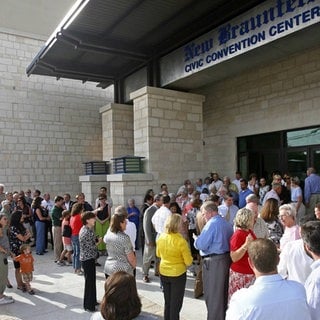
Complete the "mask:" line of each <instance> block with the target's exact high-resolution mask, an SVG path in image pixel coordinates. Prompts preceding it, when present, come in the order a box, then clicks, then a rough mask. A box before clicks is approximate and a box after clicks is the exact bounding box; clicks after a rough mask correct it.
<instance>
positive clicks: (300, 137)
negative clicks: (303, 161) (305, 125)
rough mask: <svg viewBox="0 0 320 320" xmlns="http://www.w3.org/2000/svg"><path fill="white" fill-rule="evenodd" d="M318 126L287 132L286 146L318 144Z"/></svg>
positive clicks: (319, 136)
mask: <svg viewBox="0 0 320 320" xmlns="http://www.w3.org/2000/svg"><path fill="white" fill-rule="evenodd" d="M319 141H320V128H312V129H304V130H298V131H290V132H287V144H288V147H301V146H310V145H315V144H319Z"/></svg>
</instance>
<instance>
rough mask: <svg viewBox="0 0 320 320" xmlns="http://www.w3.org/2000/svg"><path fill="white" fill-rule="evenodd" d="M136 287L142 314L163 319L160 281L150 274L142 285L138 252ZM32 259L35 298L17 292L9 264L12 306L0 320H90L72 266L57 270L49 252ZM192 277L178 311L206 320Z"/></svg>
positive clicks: (100, 281) (0, 311) (1, 309)
mask: <svg viewBox="0 0 320 320" xmlns="http://www.w3.org/2000/svg"><path fill="white" fill-rule="evenodd" d="M137 257H138V267H137V276H136V279H137V287H138V291H139V295H140V297H141V300H142V308H143V311H145V312H147V313H150V314H153V315H156V316H158V318H159V319H163V317H162V315H163V303H164V301H163V293H162V291H161V290H160V286H159V278H158V277H154V276H153V270H152V269H151V271H150V278H151V282H150V283H144V282H143V281H142V274H141V252H140V251H137ZM34 258H35V272H34V279H33V281H32V287H33V288H34V290H35V292H36V294H35V295H34V296H32V295H29V294H28V293H23V292H21V291H20V290H18V289H16V287H17V286H16V282H15V278H14V268H13V263H12V261H9V278H10V281H11V283H12V285H13V287H14V288H13V289H7V290H6V292H5V294H7V295H10V296H12V297H13V298H14V299H15V303H12V304H8V305H1V306H0V319H1V320H9V319H10V320H11V319H15V320H16V319H21V320H40V319H41V320H43V319H45V320H51V319H68V320H73V319H74V320H81V319H87V320H88V319H90V316H91V314H90V313H88V312H86V311H84V310H83V308H82V301H83V286H84V279H83V276H78V275H76V274H74V273H73V268H72V267H71V266H64V267H60V266H59V265H57V264H56V263H54V262H53V253H52V250H49V252H48V253H47V254H45V255H43V256H37V255H35V254H34ZM104 261H105V257H100V258H99V262H100V263H101V265H102V266H101V267H97V297H98V300H101V299H102V296H103V289H104V281H105V277H104V273H103V265H104ZM193 283H194V277H193V276H192V275H191V274H189V273H188V280H187V287H186V292H185V298H184V304H183V308H182V311H181V319H182V320H191V319H192V320H193V319H197V320H204V319H206V307H205V303H204V301H203V299H194V298H193Z"/></svg>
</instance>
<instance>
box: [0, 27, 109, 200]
mask: <svg viewBox="0 0 320 320" xmlns="http://www.w3.org/2000/svg"><path fill="white" fill-rule="evenodd" d="M42 45H43V41H42V40H38V39H35V38H31V37H26V36H21V35H18V34H13V33H5V32H1V30H0V114H1V118H0V150H1V151H0V168H1V170H0V183H4V184H5V190H20V189H25V188H31V189H34V188H38V189H40V190H42V191H43V192H50V193H51V194H52V195H55V194H62V193H63V192H70V193H71V194H72V195H75V193H77V192H79V191H81V185H80V183H79V176H80V175H82V174H83V173H84V171H83V166H82V163H83V162H86V161H92V160H102V130H101V115H100V113H99V108H100V107H101V106H103V105H105V104H106V103H107V102H108V101H111V100H112V92H111V91H110V90H102V89H100V88H96V84H93V83H86V84H83V83H82V82H80V81H73V80H67V79H61V80H59V81H57V80H56V79H55V78H51V77H43V76H34V75H32V76H31V77H30V78H28V77H27V75H26V67H27V66H28V65H29V64H30V63H31V61H32V59H33V57H35V56H36V54H37V53H38V51H39V50H40V48H41V46H42Z"/></svg>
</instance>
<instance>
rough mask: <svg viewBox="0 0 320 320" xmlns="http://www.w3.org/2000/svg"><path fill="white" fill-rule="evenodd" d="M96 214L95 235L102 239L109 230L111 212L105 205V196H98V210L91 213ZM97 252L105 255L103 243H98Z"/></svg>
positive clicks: (106, 204)
mask: <svg viewBox="0 0 320 320" xmlns="http://www.w3.org/2000/svg"><path fill="white" fill-rule="evenodd" d="M93 212H94V213H95V214H96V224H95V233H96V235H97V236H98V237H99V238H100V237H103V236H104V235H105V234H106V232H107V230H108V229H109V222H110V216H111V210H110V207H109V205H108V203H107V196H106V195H105V194H100V196H99V202H98V208H97V209H96V210H94V211H93ZM98 250H99V252H100V253H101V254H105V252H106V245H105V243H104V242H101V243H99V245H98Z"/></svg>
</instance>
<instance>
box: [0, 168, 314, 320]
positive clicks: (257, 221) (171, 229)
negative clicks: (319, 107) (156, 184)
mask: <svg viewBox="0 0 320 320" xmlns="http://www.w3.org/2000/svg"><path fill="white" fill-rule="evenodd" d="M299 184H300V181H299V179H298V177H291V176H290V175H289V174H284V175H281V174H280V173H279V172H275V173H274V174H273V176H272V180H271V181H270V184H268V181H267V179H266V178H265V177H261V178H260V179H258V177H257V175H256V174H251V175H250V176H249V178H248V179H244V178H242V177H241V173H240V172H237V173H236V176H235V179H234V180H233V181H231V179H230V178H229V177H227V176H226V177H223V178H222V179H220V177H219V175H218V173H216V172H213V173H211V176H210V177H206V178H205V179H204V180H202V179H201V178H199V179H196V180H195V181H194V183H192V182H191V181H190V180H189V179H188V180H186V181H184V184H183V185H182V186H181V187H179V189H178V190H177V191H176V192H169V188H168V186H167V185H166V184H162V185H161V186H160V190H159V193H157V194H155V193H154V191H153V190H152V189H149V190H147V191H146V194H145V197H144V203H143V205H142V206H141V208H140V209H139V208H138V207H137V206H136V204H135V199H133V198H130V199H128V203H127V206H122V205H120V206H117V207H116V208H114V210H113V211H114V212H113V214H111V208H112V206H113V202H112V199H111V198H109V197H108V196H107V189H106V188H105V187H102V188H101V189H100V190H99V194H98V195H97V199H96V201H95V203H94V204H93V206H91V204H89V203H88V202H87V201H85V195H84V194H83V193H79V194H78V195H77V196H76V197H75V201H72V199H71V196H70V194H67V193H66V194H64V195H63V196H56V197H55V198H54V201H52V200H51V199H50V194H48V193H46V194H44V195H43V197H41V192H40V191H39V190H35V191H34V193H33V196H31V191H30V190H27V191H26V192H23V191H21V192H13V193H10V192H6V193H4V190H3V186H0V201H1V213H0V255H1V256H0V304H7V303H12V302H13V299H12V298H10V297H8V296H6V295H5V294H4V291H5V288H6V287H8V288H10V287H12V284H11V283H10V282H9V280H8V263H7V258H8V257H9V256H11V258H12V259H13V263H14V268H15V278H16V283H17V288H18V289H20V290H22V291H26V292H28V293H29V294H34V293H35V291H34V289H33V288H32V287H31V284H30V282H31V281H32V271H33V257H32V254H31V249H30V248H31V247H35V254H37V255H44V254H45V253H46V252H47V249H48V242H49V241H51V245H52V248H53V250H54V262H56V263H57V265H59V266H65V265H68V264H69V265H72V266H73V270H74V272H75V273H76V274H78V275H84V279H85V288H84V300H83V307H84V309H85V310H87V311H90V312H94V311H96V310H97V306H98V301H97V297H96V266H97V265H100V264H99V262H98V261H99V260H98V258H99V256H102V255H105V256H106V259H105V265H104V273H105V277H106V287H105V289H106V295H105V297H104V300H103V303H102V304H101V307H100V311H98V313H95V314H94V315H93V316H92V319H111V315H109V312H111V311H110V310H109V311H108V310H107V309H104V308H109V307H110V304H109V302H108V301H107V300H106V299H110V301H111V299H114V298H111V296H113V294H112V295H110V288H109V286H111V285H115V283H119V290H120V288H121V286H123V281H127V283H128V285H129V284H130V283H131V282H132V281H133V280H132V279H134V277H135V276H136V266H137V257H136V254H137V250H140V249H141V254H142V266H141V267H142V274H143V279H142V280H143V281H144V282H145V283H150V282H151V281H153V279H152V277H151V276H150V274H149V273H150V269H151V267H153V268H154V275H155V276H156V277H159V282H160V287H161V289H162V291H163V294H164V319H166V320H176V319H179V317H180V316H179V314H180V311H181V308H182V305H183V297H184V291H185V285H186V278H187V271H188V270H189V271H190V272H191V273H192V274H193V276H194V277H195V278H194V283H195V287H194V295H195V297H199V296H201V295H204V300H205V304H206V307H207V314H208V316H207V319H209V320H210V319H225V318H226V317H227V319H257V318H259V319H267V318H268V319H271V318H274V317H272V316H271V315H272V314H276V312H277V310H279V315H280V314H281V317H283V318H284V319H289V318H290V317H291V315H292V314H293V313H294V312H295V311H294V310H296V309H297V308H298V309H299V311H296V312H297V313H296V314H301V315H303V317H302V318H303V319H319V314H320V268H319V261H320V247H319V246H320V226H319V224H320V177H319V176H318V175H317V174H316V171H315V169H314V168H309V169H308V170H307V178H306V179H305V181H304V188H301V187H300V186H299ZM48 235H49V236H48ZM262 253H263V254H262ZM265 257H267V258H268V259H267V258H265ZM279 261H280V262H279ZM115 279H116V280H115ZM269 281H271V282H272V281H273V282H274V285H273V286H271V287H272V288H270V292H268V290H269V289H268V288H269V287H268V282H269ZM282 281H286V282H284V283H285V284H284V285H281V283H282ZM296 282H298V283H300V285H298V284H297V283H296ZM120 283H121V285H120ZM276 283H277V284H276ZM130 286H131V287H132V292H133V293H132V299H135V303H134V305H135V308H136V309H135V311H132V315H134V316H132V318H130V317H129V316H128V318H127V319H133V318H134V317H137V316H138V314H139V313H138V314H137V312H138V311H139V312H140V311H141V303H140V302H139V300H137V299H136V298H134V297H135V296H136V294H135V292H136V287H135V285H134V286H133V285H130ZM261 288H267V289H266V290H264V291H266V293H265V295H263V294H262V295H261V296H260V295H259V294H258V293H257V292H259V290H261ZM289 290H290V291H291V292H292V294H291V295H289V297H288V305H290V303H292V304H293V305H294V307H292V308H291V307H290V308H282V307H281V304H282V303H283V301H284V300H283V299H284V297H285V295H286V293H287V292H288V291H289ZM108 292H109V294H107V293H108ZM276 293H277V294H276ZM243 297H247V298H246V299H247V300H243ZM266 297H268V301H269V300H270V306H272V307H270V308H272V310H271V311H270V312H269V311H268V312H267V311H266V309H267V308H268V304H266V302H265V299H266ZM128 299H130V297H128ZM246 301H248V302H247V303H246ZM294 301H296V304H295V303H294ZM110 303H111V302H110ZM114 303H117V301H115V302H114ZM139 303H140V305H139ZM114 308H116V306H114ZM289 309H290V310H289ZM286 310H287V311H286ZM113 312H114V311H113ZM119 312H120V311H119ZM126 312H128V314H130V312H131V311H130V310H129V311H128V310H127V311H126ZM286 312H287V314H286ZM111 313H112V312H111ZM106 315H108V316H106ZM142 318H143V317H142ZM147 318H148V317H146V319H147Z"/></svg>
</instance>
